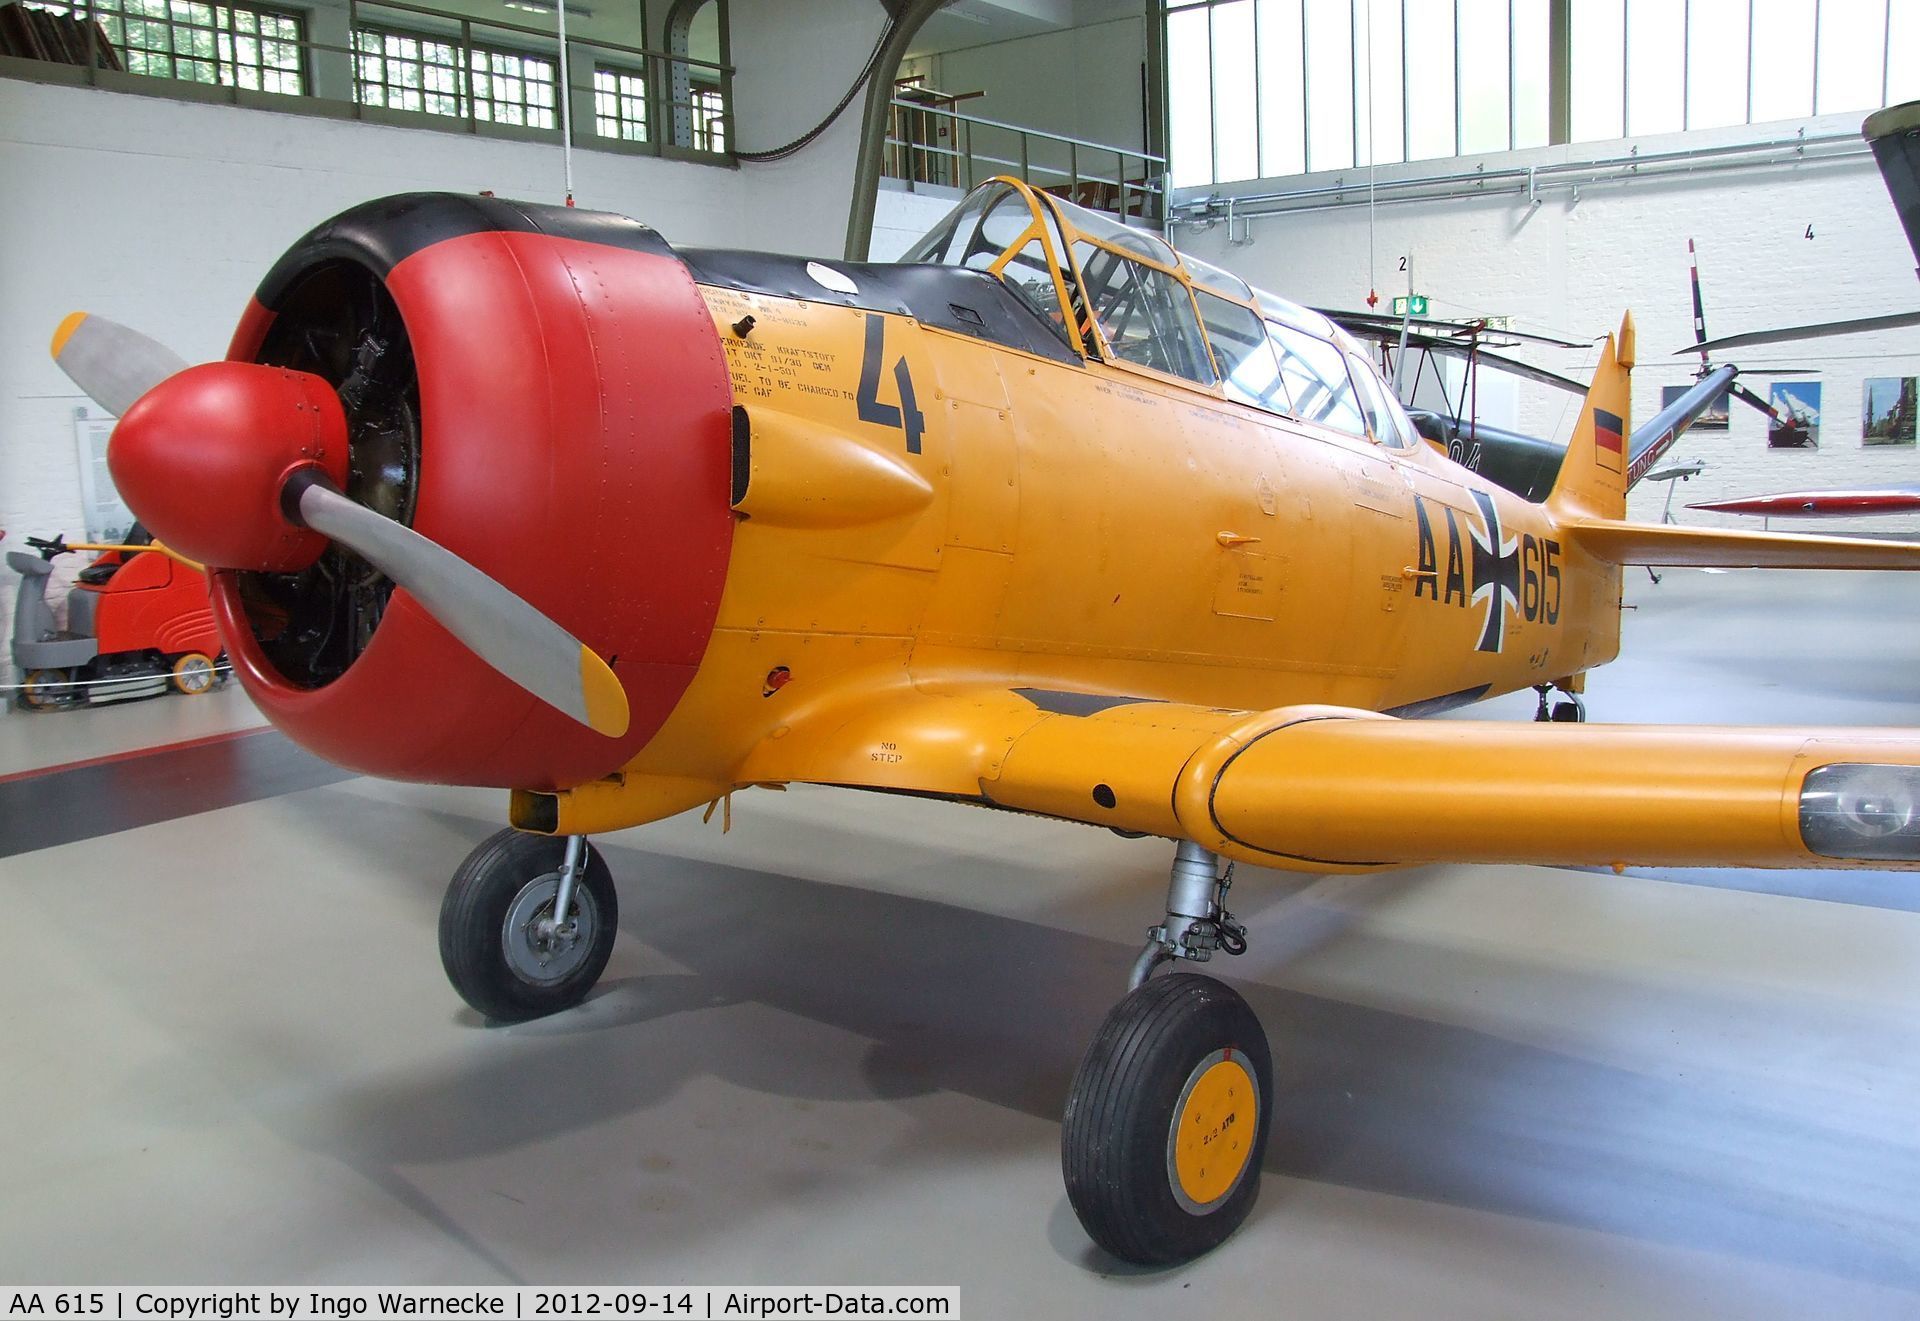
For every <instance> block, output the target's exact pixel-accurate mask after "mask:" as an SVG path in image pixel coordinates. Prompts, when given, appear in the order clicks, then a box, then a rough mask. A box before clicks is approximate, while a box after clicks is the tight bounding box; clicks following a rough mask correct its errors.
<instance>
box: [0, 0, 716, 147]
mask: <svg viewBox="0 0 1920 1321" xmlns="http://www.w3.org/2000/svg"><path fill="white" fill-rule="evenodd" d="M42 3H43V4H44V7H45V8H47V9H50V10H55V11H64V12H65V13H67V14H70V15H71V16H72V17H73V18H74V19H76V20H78V23H79V28H80V31H79V40H80V42H81V43H82V45H83V49H81V50H76V51H74V52H72V55H73V58H71V59H69V60H67V61H64V62H63V61H60V60H58V59H55V58H47V59H37V58H25V57H21V56H15V55H0V77H13V78H21V79H25V80H28V81H35V82H48V83H66V84H72V85H80V86H88V87H101V88H105V89H108V90H112V91H122V92H134V93H138V94H142V95H149V96H162V97H169V98H173V99H178V100H191V101H211V102H216V103H223V104H230V105H240V106H247V107H250V108H255V109H269V110H280V111H287V112H291V113H295V114H310V115H318V116H322V117H326V118H334V119H339V118H351V119H360V120H365V121H367V122H369V123H381V124H394V125H405V126H414V127H422V128H434V129H440V130H443V131H449V130H450V131H454V132H463V133H473V134H478V135H484V136H496V137H508V138H520V139H533V140H553V141H557V140H558V139H559V137H560V129H559V127H558V125H559V122H560V107H559V104H558V101H557V98H558V96H559V95H561V94H562V93H561V90H560V88H559V87H558V85H557V84H558V73H557V70H558V67H559V44H560V43H559V38H558V35H557V34H556V33H555V32H554V31H553V30H552V29H542V28H536V27H528V26H523V25H520V24H517V23H508V22H501V21H497V20H494V19H477V18H474V17H472V16H471V15H466V14H460V13H455V12H451V11H448V10H439V9H433V8H429V7H427V6H424V5H417V4H411V3H407V2H406V0H348V3H347V5H346V8H345V10H344V12H342V11H332V12H333V13H334V14H338V15H340V16H341V18H343V19H344V22H342V23H336V25H335V29H334V30H333V31H332V32H330V33H329V35H330V36H333V37H338V38H344V41H342V40H323V39H321V38H320V37H319V36H317V35H316V32H315V30H314V29H315V26H316V25H318V24H323V23H325V21H326V19H327V17H328V12H329V11H326V10H309V11H306V12H305V13H303V14H302V15H301V18H302V20H303V26H302V28H301V35H300V37H299V38H298V39H297V40H295V39H290V38H285V37H278V36H275V37H261V38H259V39H258V40H259V42H260V43H261V45H263V46H264V45H272V46H277V47H287V46H293V47H297V48H298V50H299V53H300V54H299V69H298V82H299V86H300V87H301V89H302V90H301V92H300V93H298V94H292V93H286V92H275V91H265V90H261V89H260V88H259V87H257V86H255V87H249V86H246V85H244V83H245V81H247V80H248V76H249V75H251V74H253V73H257V72H258V71H259V70H260V68H261V63H260V61H258V60H250V61H248V62H246V63H244V64H241V63H236V62H234V61H232V60H230V59H223V57H222V56H221V54H220V53H219V50H220V48H219V46H218V45H217V44H216V46H215V50H214V54H213V55H212V56H211V57H208V56H202V55H194V56H188V55H186V54H180V55H178V56H177V58H176V61H175V62H176V63H178V64H185V63H188V62H189V61H191V62H192V63H195V64H199V65H209V64H210V65H211V67H212V73H213V81H211V82H208V81H202V80H198V79H194V78H190V77H183V76H178V75H175V76H172V77H168V76H161V75H155V74H149V73H134V72H127V71H125V67H124V66H125V64H126V63H127V61H128V59H129V50H128V48H127V47H126V46H124V45H123V46H119V47H116V55H115V62H119V63H121V64H122V66H123V67H122V68H120V69H116V68H113V67H111V65H110V62H109V59H108V57H107V55H106V53H105V52H103V51H102V50H101V49H100V47H99V43H100V42H101V41H103V40H106V41H107V42H108V44H109V45H113V43H112V42H111V40H110V39H108V38H107V37H106V36H105V33H104V30H103V29H102V28H101V27H100V26H99V25H98V23H97V22H96V21H95V20H113V19H123V20H125V21H128V22H164V20H158V19H148V18H147V17H146V16H145V15H143V14H140V13H126V14H123V13H122V12H121V11H120V10H117V9H114V10H109V9H105V8H101V7H98V6H96V5H92V4H89V3H87V0H42ZM216 31H219V32H220V34H221V35H230V30H220V29H216ZM371 33H379V34H393V33H400V34H403V35H405V36H406V37H409V38H416V39H418V40H420V41H423V42H427V43H432V44H434V45H436V46H438V47H441V48H443V49H446V50H449V51H451V53H452V56H451V59H450V60H442V61H436V62H434V63H433V65H432V66H431V67H433V68H434V69H435V70H436V71H440V72H444V73H446V74H448V75H450V76H451V78H452V79H453V83H452V85H450V86H447V85H444V84H443V85H442V86H441V87H437V88H433V89H421V88H416V87H407V88H405V89H397V88H396V89H389V88H388V86H387V85H386V84H384V83H382V84H379V91H380V95H379V96H378V98H377V99H376V98H375V97H373V96H372V95H371V92H372V91H373V90H374V89H375V82H374V80H372V79H370V78H368V77H367V76H366V75H367V73H368V72H369V69H370V64H369V62H370V61H374V60H380V59H383V58H387V57H386V56H384V55H382V54H381V53H379V52H376V51H373V50H369V49H367V48H365V47H363V46H361V45H360V44H359V42H360V41H361V40H362V39H363V38H364V37H365V36H366V35H367V34H371ZM229 49H231V47H229ZM494 56H509V57H511V56H519V57H523V58H526V59H531V60H534V61H543V62H545V64H546V66H547V70H548V72H547V74H546V77H545V80H544V81H542V80H541V79H540V78H539V77H537V76H536V77H534V78H532V79H526V78H523V79H522V83H523V85H526V86H544V87H547V88H549V89H550V90H551V95H550V97H549V98H548V99H547V101H546V102H545V104H538V103H534V102H529V101H526V100H515V101H511V102H508V101H502V100H501V99H499V98H498V97H496V96H495V95H494V94H493V87H492V84H491V83H490V82H488V80H489V79H490V78H493V77H496V76H498V75H497V74H495V72H494V69H493V65H492V64H491V63H489V62H488V58H483V57H494ZM567 58H568V64H569V78H568V82H569V87H568V88H567V89H566V93H565V94H566V95H567V96H568V97H569V99H570V102H571V105H570V109H571V111H572V119H573V140H574V145H575V146H579V147H588V148H598V149H611V150H616V151H628V152H640V153H644V154H648V155H660V156H671V157H676V158H682V159H689V160H709V161H711V160H716V159H718V160H725V159H727V158H728V153H729V152H730V150H731V148H732V146H733V141H734V137H733V116H732V106H733V75H734V69H733V66H731V65H726V64H719V63H716V62H713V61H708V60H698V59H694V58H692V57H690V56H685V55H675V54H672V53H670V52H667V51H661V50H653V49H650V48H647V47H644V46H633V45H626V44H623V43H620V42H612V41H604V40H599V39H594V38H586V37H581V36H579V35H578V34H577V33H575V32H569V33H568V34H567ZM400 62H402V63H406V62H409V61H405V60H402V61H400ZM413 63H415V64H416V66H418V65H420V64H421V63H422V62H419V61H413ZM267 71H268V72H286V70H284V69H279V68H277V67H273V66H269V67H268V69H267ZM599 73H613V74H624V75H627V76H628V78H629V79H631V78H633V77H638V78H639V79H641V80H642V81H643V83H644V91H643V93H642V95H641V97H639V98H634V97H632V96H631V95H630V96H629V97H628V105H629V106H631V105H632V103H633V102H634V101H635V100H636V99H638V100H639V101H640V102H641V105H642V106H643V107H644V108H643V110H642V112H641V113H640V114H639V115H638V116H637V117H635V116H622V115H620V114H618V113H614V114H607V113H604V110H605V109H606V108H607V103H606V102H605V101H604V100H603V99H602V98H604V97H605V96H606V95H607V92H606V91H605V89H602V88H597V87H596V74H599ZM256 81H257V80H256ZM483 84H485V86H484V87H483ZM629 86H631V83H629ZM389 90H395V91H398V90H405V91H407V92H418V91H423V90H424V91H427V92H428V93H429V94H430V95H431V96H432V98H433V101H432V103H437V104H439V105H441V106H443V107H444V106H445V105H446V103H447V102H448V101H449V100H450V101H451V104H452V110H451V111H449V110H447V109H444V108H443V109H438V110H429V109H425V108H419V109H414V108H407V107H396V106H394V105H392V104H388V103H386V102H388V100H389V96H388V92H389ZM616 95H617V93H616ZM419 99H420V102H421V105H422V106H423V107H424V106H425V105H427V104H429V103H430V102H429V101H428V100H427V99H426V98H425V97H422V98H419ZM716 101H717V104H716ZM504 105H517V106H520V107H521V108H522V109H523V110H529V111H532V112H533V113H532V114H530V115H523V118H530V119H532V120H534V121H535V122H532V123H516V122H513V120H512V118H511V117H508V118H504V119H503V118H502V117H500V116H499V114H498V113H497V109H496V108H497V107H500V106H504ZM542 111H544V115H543V114H541V113H540V112H542ZM543 119H544V120H545V121H548V122H540V121H542V120H543Z"/></svg>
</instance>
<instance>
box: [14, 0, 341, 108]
mask: <svg viewBox="0 0 1920 1321" xmlns="http://www.w3.org/2000/svg"><path fill="white" fill-rule="evenodd" d="M30 7H31V8H34V9H43V10H46V11H48V12H50V13H56V14H72V15H74V16H75V17H76V18H79V19H81V20H83V21H84V20H85V19H86V18H88V17H92V18H94V19H97V20H98V21H99V24H100V32H101V33H102V34H103V35H104V36H105V37H106V39H107V40H108V41H109V42H111V43H112V44H113V46H114V47H115V48H116V49H117V50H118V52H119V58H120V61H121V64H122V65H123V66H124V68H125V70H126V72H128V73H138V74H145V75H146V76H147V77H150V78H175V79H178V80H180V81H181V82H190V83H212V84H215V85H218V86H222V87H244V88H247V89H248V90H250V91H256V92H278V93H281V94H282V95H285V96H304V95H305V94H306V92H307V71H306V62H305V60H304V59H302V57H301V43H302V42H303V41H305V40H306V31H305V26H304V23H303V21H302V19H301V17H300V15H298V14H295V13H290V12H287V11H284V10H279V9H270V8H265V7H261V6H256V5H242V4H206V3H201V0H97V2H96V3H94V4H91V5H72V4H65V3H52V2H49V0H36V2H35V3H33V4H32V5H31V6H30ZM76 62H77V61H76Z"/></svg>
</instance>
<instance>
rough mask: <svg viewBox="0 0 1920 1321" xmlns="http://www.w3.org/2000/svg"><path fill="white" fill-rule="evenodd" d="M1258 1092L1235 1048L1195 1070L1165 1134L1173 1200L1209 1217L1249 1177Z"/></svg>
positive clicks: (1218, 1053)
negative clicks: (1248, 1169) (1248, 1167)
mask: <svg viewBox="0 0 1920 1321" xmlns="http://www.w3.org/2000/svg"><path fill="white" fill-rule="evenodd" d="M1259 1108H1260V1089H1259V1087H1258V1086H1257V1085H1256V1084H1255V1083H1254V1081H1253V1075H1252V1074H1251V1073H1250V1072H1248V1070H1247V1066H1246V1064H1245V1063H1244V1062H1242V1061H1241V1059H1240V1058H1239V1057H1238V1056H1237V1055H1236V1054H1235V1052H1234V1051H1232V1050H1216V1051H1214V1052H1213V1053H1212V1054H1210V1055H1208V1056H1207V1057H1206V1058H1205V1059H1203V1060H1201V1061H1200V1062H1199V1063H1198V1064H1196V1065H1194V1066H1193V1072H1192V1073H1190V1074H1188V1075H1187V1083H1186V1086H1185V1087H1184V1088H1182V1089H1181V1092H1180V1100H1179V1101H1178V1103H1176V1104H1175V1105H1174V1107H1173V1115H1174V1122H1173V1127H1172V1129H1171V1130H1170V1131H1169V1132H1168V1134H1167V1177H1168V1181H1169V1182H1170V1183H1171V1184H1172V1185H1173V1196H1174V1200H1175V1201H1177V1202H1179V1203H1180V1205H1181V1207H1182V1208H1183V1209H1184V1210H1186V1211H1187V1212H1189V1213H1190V1214H1193V1215H1205V1214H1207V1213H1208V1212H1210V1211H1213V1210H1215V1209H1216V1208H1218V1207H1219V1206H1220V1205H1222V1204H1223V1203H1224V1202H1225V1201H1226V1200H1227V1198H1229V1197H1231V1196H1232V1195H1233V1190H1234V1189H1236V1188H1238V1187H1239V1186H1240V1181H1241V1180H1242V1179H1243V1178H1245V1177H1246V1173H1247V1166H1248V1163H1249V1157H1250V1156H1251V1154H1252V1151H1253V1144H1254V1138H1255V1135H1256V1134H1257V1133H1258V1132H1259V1127H1260V1125H1259V1117H1260V1116H1259Z"/></svg>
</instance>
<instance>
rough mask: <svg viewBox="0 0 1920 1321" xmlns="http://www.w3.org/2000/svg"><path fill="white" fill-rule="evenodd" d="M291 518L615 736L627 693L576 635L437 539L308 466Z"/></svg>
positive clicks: (509, 670)
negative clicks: (350, 494)
mask: <svg viewBox="0 0 1920 1321" xmlns="http://www.w3.org/2000/svg"><path fill="white" fill-rule="evenodd" d="M287 495H288V496H289V497H292V499H291V501H290V503H292V504H293V505H294V507H295V508H296V509H297V510H298V511H299V518H300V521H301V522H302V523H304V524H306V525H307V526H308V527H310V528H312V529H313V530H314V531H315V532H318V533H320V534H322V535H323V536H327V537H331V538H332V539H333V540H335V541H337V542H339V543H340V544H341V545H343V546H345V547H347V548H348V549H350V550H352V551H354V552H355V553H356V554H358V555H359V556H360V557H361V558H363V559H365V560H366V561H367V562H368V563H370V564H372V565H374V566H375V567H376V568H378V569H379V570H380V571H381V572H383V573H385V574H386V575H387V576H388V577H389V578H391V579H393V580H394V582H395V583H397V584H399V585H400V586H401V587H404V588H406V589H407V591H408V592H410V593H411V594H412V595H413V596H414V597H415V598H417V599H418V600H419V602H420V604H421V605H422V606H424V607H426V609H427V612H428V613H429V614H431V615H432V616H433V617H434V618H435V619H436V620H438V621H439V622H440V624H441V625H442V626H443V627H444V628H445V629H446V630H447V632H449V633H451V634H453V635H454V636H455V637H456V638H458V639H460V641H461V642H463V643H465V644H466V645H467V647H468V648H470V649H471V650H472V651H473V653H474V654H475V655H476V656H478V657H479V658H480V659H481V660H483V661H485V662H486V663H487V664H489V665H491V666H493V668H494V669H496V670H498V671H500V673H501V674H503V675H505V676H506V677H507V678H509V679H511V680H513V681H514V682H515V683H517V684H519V685H520V686H521V687H522V688H524V689H526V690H527V691H528V692H530V693H532V694H533V695H534V696H535V697H538V698H539V699H540V700H541V701H543V702H545V703H547V704H548V705H549V706H552V707H555V708H557V709H558V710H560V711H562V712H564V713H566V714H567V715H570V716H572V717H573V718H574V719H575V720H578V721H579V722H580V723H581V724H583V725H586V726H587V727H588V728H590V729H592V730H594V731H595V732H596V733H599V734H604V735H606V736H607V737H608V738H619V737H620V736H621V735H623V734H625V733H626V732H627V715H628V713H627V694H626V690H625V689H623V688H621V686H620V680H619V679H617V678H616V677H614V673H613V671H612V670H611V669H610V668H608V666H607V663H606V662H605V661H603V660H601V659H600V658H599V657H598V656H596V655H595V654H594V653H593V652H592V650H590V649H589V648H587V647H586V646H584V645H582V644H581V643H580V641H579V640H578V639H576V638H575V637H574V636H573V635H572V634H570V633H568V632H567V631H566V630H565V629H563V628H561V627H560V626H559V625H558V624H556V623H554V622H553V621H552V620H551V619H549V618H547V617H546V616H545V615H543V614H541V613H540V612H539V611H538V610H536V609H534V608H533V607H532V606H530V605H528V604H527V603H526V602H525V601H524V600H522V599H521V598H520V597H518V596H516V595H514V594H513V593H512V592H510V591H508V590H507V589H506V588H505V587H503V586H501V585H500V584H499V583H498V582H495V581H494V580H493V579H492V578H490V577H488V576H487V575H486V574H484V573H482V572H480V570H478V569H476V568H474V567H473V566H472V565H471V564H469V563H467V562H466V561H465V560H463V559H461V558H460V557H459V556H458V555H455V554H454V553H453V552H452V551H450V550H448V549H447V548H446V547H444V546H441V545H438V544H437V543H435V542H432V541H429V540H428V539H427V538H425V537H423V536H421V535H420V534H419V533H418V532H415V531H414V530H413V529H412V528H409V527H406V526H405V525H403V524H400V523H396V522H394V521H393V520H392V519H390V518H387V517H385V516H384V515H381V514H376V513H374V512H373V511H372V510H371V509H368V508H367V507H366V506H364V505H360V504H356V503H354V502H353V501H352V500H349V499H348V498H347V497H346V496H344V495H342V494H341V493H340V492H339V491H337V490H335V489H334V488H333V486H332V484H331V483H330V482H328V481H327V480H326V479H325V478H324V477H321V476H319V475H317V474H311V475H309V476H307V478H306V480H305V481H304V482H303V481H302V480H301V477H300V476H298V475H296V476H295V477H294V478H292V479H290V480H289V481H288V484H287Z"/></svg>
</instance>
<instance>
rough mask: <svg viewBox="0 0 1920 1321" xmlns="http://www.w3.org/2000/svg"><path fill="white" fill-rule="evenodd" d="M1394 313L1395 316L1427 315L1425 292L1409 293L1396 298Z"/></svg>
mask: <svg viewBox="0 0 1920 1321" xmlns="http://www.w3.org/2000/svg"><path fill="white" fill-rule="evenodd" d="M1393 314H1394V315H1395V316H1408V315H1412V316H1425V315H1426V314H1427V296H1426V295H1425V294H1408V295H1405V296H1403V297H1400V298H1396V299H1394V300H1393Z"/></svg>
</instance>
